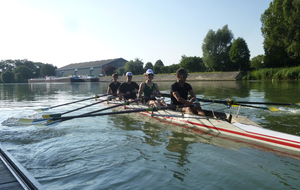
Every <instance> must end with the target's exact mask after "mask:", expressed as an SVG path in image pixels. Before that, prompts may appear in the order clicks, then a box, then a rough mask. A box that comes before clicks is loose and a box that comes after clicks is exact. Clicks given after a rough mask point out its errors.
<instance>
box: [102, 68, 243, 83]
mask: <svg viewBox="0 0 300 190" xmlns="http://www.w3.org/2000/svg"><path fill="white" fill-rule="evenodd" d="M243 76H244V75H243V73H242V72H241V71H235V72H217V73H192V74H189V76H188V81H224V80H226V81H235V80H242V78H243ZM111 79H112V77H111V76H105V77H99V82H110V81H111ZM118 80H119V81H123V80H125V76H119V78H118ZM132 80H133V81H145V77H144V76H142V75H137V76H135V75H133V79H132ZM153 80H154V81H161V82H163V81H176V75H175V74H174V73H172V74H159V75H155V76H154V79H153Z"/></svg>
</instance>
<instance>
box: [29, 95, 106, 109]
mask: <svg viewBox="0 0 300 190" xmlns="http://www.w3.org/2000/svg"><path fill="white" fill-rule="evenodd" d="M107 95H109V94H103V95H101V96H98V95H96V96H94V97H91V98H86V99H82V100H77V101H74V102H69V103H65V104H60V105H57V106H52V107H48V108H40V109H35V110H34V111H36V112H43V111H48V110H49V109H52V108H57V107H60V106H66V105H69V104H74V103H78V102H82V101H86V100H91V99H94V98H100V97H103V96H107Z"/></svg>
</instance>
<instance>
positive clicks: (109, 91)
mask: <svg viewBox="0 0 300 190" xmlns="http://www.w3.org/2000/svg"><path fill="white" fill-rule="evenodd" d="M111 93H112V91H111V89H110V86H108V88H107V94H111Z"/></svg>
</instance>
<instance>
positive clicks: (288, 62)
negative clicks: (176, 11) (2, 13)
mask: <svg viewBox="0 0 300 190" xmlns="http://www.w3.org/2000/svg"><path fill="white" fill-rule="evenodd" d="M299 18H300V0H274V1H273V2H271V3H270V5H269V8H268V9H266V10H265V11H264V13H263V14H262V15H261V19H260V20H261V23H262V27H261V32H262V35H263V37H264V42H263V48H264V52H265V54H261V55H257V56H255V57H253V58H252V59H251V60H250V51H249V48H248V45H247V43H246V41H245V40H244V39H243V38H242V37H238V38H234V34H233V32H232V31H231V30H230V29H229V27H228V25H225V26H223V27H222V28H220V29H218V30H217V31H213V30H212V29H211V30H209V31H208V33H207V34H206V36H205V38H204V40H203V43H202V55H203V57H197V56H190V57H188V56H186V55H182V57H181V60H180V61H179V63H178V64H172V65H170V66H165V65H164V63H163V61H162V60H160V59H159V60H157V61H156V62H155V63H154V64H153V63H151V62H147V63H145V64H144V62H143V61H142V59H139V58H136V59H135V60H131V61H129V62H127V63H126V64H125V66H124V67H121V68H118V69H117V68H116V67H114V66H111V65H106V66H104V67H103V68H102V70H103V71H104V73H105V74H106V75H111V74H112V73H115V72H117V73H118V74H119V75H123V74H124V73H126V72H127V71H131V72H133V73H134V74H135V75H139V74H143V73H144V72H145V71H146V70H147V69H153V71H154V73H156V74H163V73H175V72H176V70H177V69H178V68H180V67H184V68H186V70H187V71H188V72H212V71H253V70H259V69H263V68H286V67H297V66H299V63H300V27H299ZM12 65H13V66H12ZM21 66H23V67H21ZM18 67H20V68H18ZM54 68H56V67H54V66H53V65H50V64H43V63H34V62H31V61H28V60H6V61H1V62H0V72H2V74H1V77H0V79H1V80H2V82H5V81H9V82H11V81H15V82H22V81H25V80H26V79H28V78H30V77H32V78H38V77H44V76H46V75H55V69H54ZM42 70H44V71H42ZM296 70H298V69H296ZM29 71H31V73H30V72H29ZM3 74H4V75H3ZM2 75H3V76H2ZM29 76H30V77H29ZM3 77H4V80H3Z"/></svg>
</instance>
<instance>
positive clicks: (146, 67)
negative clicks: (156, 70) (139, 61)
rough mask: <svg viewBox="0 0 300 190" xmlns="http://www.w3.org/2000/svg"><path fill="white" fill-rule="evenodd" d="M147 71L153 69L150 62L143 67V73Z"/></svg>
mask: <svg viewBox="0 0 300 190" xmlns="http://www.w3.org/2000/svg"><path fill="white" fill-rule="evenodd" d="M147 69H153V64H152V63H151V62H147V63H146V65H145V67H144V71H147Z"/></svg>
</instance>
